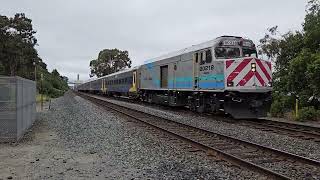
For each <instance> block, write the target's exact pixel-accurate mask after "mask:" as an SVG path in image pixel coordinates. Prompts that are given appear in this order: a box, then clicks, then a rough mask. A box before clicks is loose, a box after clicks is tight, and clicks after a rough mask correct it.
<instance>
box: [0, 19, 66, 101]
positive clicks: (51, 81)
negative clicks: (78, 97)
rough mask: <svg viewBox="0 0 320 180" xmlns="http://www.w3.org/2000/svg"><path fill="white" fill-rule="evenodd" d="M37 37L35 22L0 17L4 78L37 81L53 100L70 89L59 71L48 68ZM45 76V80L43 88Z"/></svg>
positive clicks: (1, 72) (0, 57) (0, 68)
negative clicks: (18, 77)
mask: <svg viewBox="0 0 320 180" xmlns="http://www.w3.org/2000/svg"><path fill="white" fill-rule="evenodd" d="M35 33H36V32H35V31H34V30H33V27H32V21H31V19H29V18H27V17H26V16H25V15H24V14H23V13H18V14H16V15H15V16H14V17H10V18H8V17H6V16H1V15H0V75H5V76H20V77H23V78H26V79H31V80H34V79H35V77H37V89H38V92H39V93H44V94H47V95H49V96H51V97H57V96H60V95H62V94H63V93H64V92H65V91H66V90H67V89H68V85H67V80H66V78H65V77H61V76H60V75H59V73H58V72H57V70H53V72H52V73H50V72H48V70H47V65H46V64H45V63H44V62H43V61H42V59H41V58H40V57H39V56H38V53H37V50H36V49H35V46H36V45H37V39H36V38H35V37H34V35H35ZM35 66H36V69H37V70H36V71H37V74H36V76H35ZM41 74H43V77H44V78H43V81H42V86H40V85H41V81H40V80H41V78H40V77H41ZM41 87H42V88H41Z"/></svg>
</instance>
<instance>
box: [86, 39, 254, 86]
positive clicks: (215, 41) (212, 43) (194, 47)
mask: <svg viewBox="0 0 320 180" xmlns="http://www.w3.org/2000/svg"><path fill="white" fill-rule="evenodd" d="M228 39H229V40H239V39H242V37H238V36H220V37H217V38H215V39H213V40H210V41H206V42H203V43H200V44H197V45H192V46H190V47H187V48H184V49H181V50H178V51H173V52H171V53H168V54H165V55H162V56H159V57H156V58H151V59H150V60H149V61H148V62H146V63H145V64H148V63H151V62H155V61H160V60H163V59H167V58H172V57H175V56H179V55H182V54H185V53H189V52H193V51H198V50H201V49H205V48H208V47H213V46H216V45H218V43H219V42H221V41H223V40H228ZM243 39H244V40H247V41H251V40H249V39H246V38H243ZM251 42H252V41H251ZM139 67H140V66H136V67H133V68H130V69H125V70H122V71H118V72H115V73H112V74H108V75H106V76H102V77H99V78H96V79H90V80H88V81H86V82H84V83H82V84H85V83H88V82H91V81H95V80H99V79H102V78H105V77H110V76H114V75H117V74H120V73H124V72H129V71H132V70H134V69H138V68H139Z"/></svg>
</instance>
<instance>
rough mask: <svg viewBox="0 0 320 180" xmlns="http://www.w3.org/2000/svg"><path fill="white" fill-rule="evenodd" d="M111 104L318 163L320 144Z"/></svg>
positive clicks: (200, 118)
mask: <svg viewBox="0 0 320 180" xmlns="http://www.w3.org/2000/svg"><path fill="white" fill-rule="evenodd" d="M104 99H106V100H108V101H110V102H113V103H116V104H119V105H124V106H128V107H130V108H134V109H137V110H140V111H144V112H147V113H150V114H154V115H157V116H161V117H165V118H169V119H171V120H175V121H178V122H181V123H185V124H188V125H192V126H195V127H199V128H202V129H206V130H209V131H213V132H218V133H221V134H225V135H229V136H232V137H237V138H239V139H242V140H246V141H250V142H254V143H258V144H262V145H265V146H268V147H272V148H275V149H279V150H283V151H286V152H290V153H293V154H298V155H301V156H305V157H309V158H312V159H315V160H320V143H316V142H314V141H310V140H301V139H297V138H293V137H289V136H286V135H280V134H275V133H271V132H266V131H262V130H258V129H254V128H249V127H244V126H241V125H237V124H232V123H229V122H223V120H221V119H223V118H221V117H219V116H214V115H212V117H210V118H208V116H200V115H197V114H196V113H192V112H187V111H186V110H181V109H180V110H175V109H172V110H170V109H168V107H161V106H149V105H146V104H141V103H140V104H133V103H129V102H125V101H119V100H114V99H110V98H104Z"/></svg>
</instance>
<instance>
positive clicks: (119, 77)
mask: <svg viewBox="0 0 320 180" xmlns="http://www.w3.org/2000/svg"><path fill="white" fill-rule="evenodd" d="M76 90H77V91H80V92H88V93H96V94H101V95H108V96H114V95H115V96H127V97H130V98H135V99H139V100H142V101H146V102H150V103H158V104H164V105H168V106H185V107H188V108H189V109H190V110H192V111H196V112H200V113H202V112H210V113H217V112H224V113H226V114H230V115H231V116H232V117H234V118H236V119H242V118H259V117H263V116H266V115H267V112H268V110H269V108H270V104H271V91H272V73H271V62H269V61H266V60H261V59H259V58H258V55H257V50H256V47H255V44H254V43H253V42H252V41H251V40H249V39H245V38H242V37H236V36H221V37H218V38H216V39H214V40H211V41H207V42H204V43H201V44H198V45H193V46H191V47H188V48H185V49H182V50H179V51H176V52H172V53H169V54H166V55H163V56H160V57H158V58H154V59H152V60H149V61H147V62H146V63H145V64H143V65H140V66H137V67H134V68H132V69H126V70H123V71H119V72H116V73H113V74H109V75H106V76H103V77H100V78H97V79H95V80H90V81H88V82H85V83H83V84H80V85H78V86H77V87H76Z"/></svg>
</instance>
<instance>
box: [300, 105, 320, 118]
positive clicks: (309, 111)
mask: <svg viewBox="0 0 320 180" xmlns="http://www.w3.org/2000/svg"><path fill="white" fill-rule="evenodd" d="M319 116H320V112H319V111H317V110H316V109H315V108H314V107H313V106H309V107H303V108H301V109H300V110H299V116H298V118H296V120H299V121H308V120H309V121H310V120H318V119H319Z"/></svg>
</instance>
